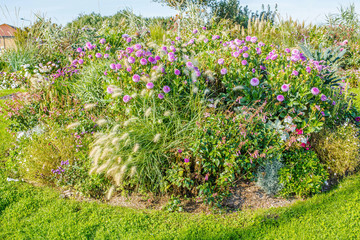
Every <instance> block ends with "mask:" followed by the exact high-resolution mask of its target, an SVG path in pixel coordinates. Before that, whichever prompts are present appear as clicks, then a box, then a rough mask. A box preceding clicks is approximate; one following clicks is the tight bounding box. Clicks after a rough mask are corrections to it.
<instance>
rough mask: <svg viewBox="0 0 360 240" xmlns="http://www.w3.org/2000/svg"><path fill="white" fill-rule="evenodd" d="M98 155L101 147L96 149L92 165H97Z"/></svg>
mask: <svg viewBox="0 0 360 240" xmlns="http://www.w3.org/2000/svg"><path fill="white" fill-rule="evenodd" d="M100 156H101V149H99V150H98V151H96V153H95V155H94V158H93V160H94V165H95V166H98V162H99V159H100Z"/></svg>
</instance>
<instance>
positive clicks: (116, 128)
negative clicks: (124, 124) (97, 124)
mask: <svg viewBox="0 0 360 240" xmlns="http://www.w3.org/2000/svg"><path fill="white" fill-rule="evenodd" d="M120 127H121V125H120V124H116V125H115V126H114V127H113V128H112V130H111V131H112V132H117V131H118V130H119V128H120Z"/></svg>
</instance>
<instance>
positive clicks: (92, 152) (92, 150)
mask: <svg viewBox="0 0 360 240" xmlns="http://www.w3.org/2000/svg"><path fill="white" fill-rule="evenodd" d="M98 151H101V148H100V146H95V147H94V148H93V149H91V151H90V154H89V157H90V158H94V156H95V155H96V153H97V152H98Z"/></svg>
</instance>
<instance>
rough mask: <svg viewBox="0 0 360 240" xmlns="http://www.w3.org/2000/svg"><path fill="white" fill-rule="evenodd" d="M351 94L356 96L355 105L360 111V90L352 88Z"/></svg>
mask: <svg viewBox="0 0 360 240" xmlns="http://www.w3.org/2000/svg"><path fill="white" fill-rule="evenodd" d="M350 92H351V93H355V94H356V96H355V98H354V104H355V106H356V107H357V109H359V110H360V88H352V89H350Z"/></svg>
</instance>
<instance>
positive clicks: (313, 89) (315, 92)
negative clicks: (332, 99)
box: [311, 87, 320, 95]
mask: <svg viewBox="0 0 360 240" xmlns="http://www.w3.org/2000/svg"><path fill="white" fill-rule="evenodd" d="M311 93H312V94H313V95H318V94H319V93H320V90H319V89H318V88H317V87H313V88H312V89H311Z"/></svg>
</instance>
